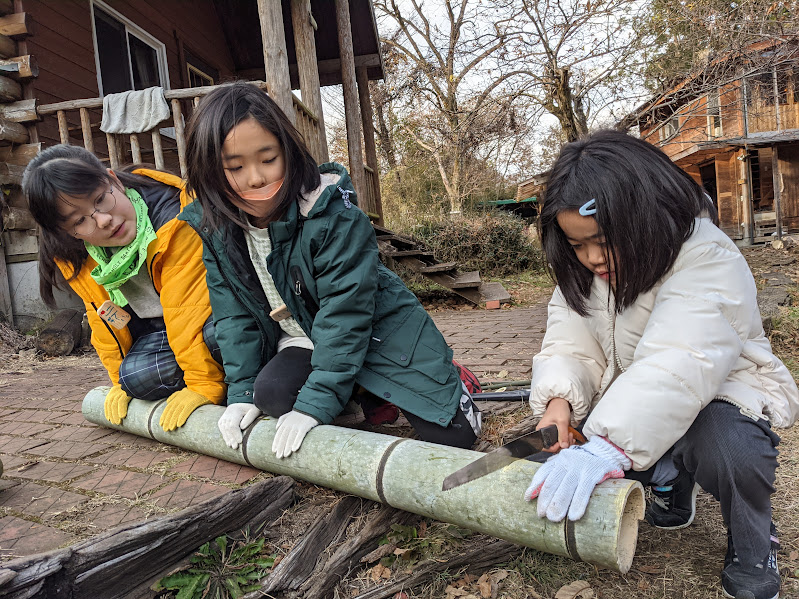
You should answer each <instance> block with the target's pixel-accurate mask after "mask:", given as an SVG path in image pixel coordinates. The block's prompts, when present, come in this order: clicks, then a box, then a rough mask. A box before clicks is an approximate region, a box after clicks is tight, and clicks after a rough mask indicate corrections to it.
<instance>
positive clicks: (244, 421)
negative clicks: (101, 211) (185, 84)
mask: <svg viewBox="0 0 799 599" xmlns="http://www.w3.org/2000/svg"><path fill="white" fill-rule="evenodd" d="M187 145H188V150H187V158H188V160H187V162H188V173H187V179H188V188H189V189H190V190H191V191H192V192H193V193H194V194H195V195H196V197H197V201H195V202H194V203H193V204H192V205H191V206H190V207H189V208H187V209H186V210H184V212H183V214H182V215H181V218H182V219H184V220H186V221H188V222H189V224H191V225H192V226H193V227H194V228H195V229H196V230H197V232H198V233H199V235H200V237H201V238H202V240H203V244H204V251H203V260H204V261H205V264H206V268H207V270H208V288H209V292H210V295H211V307H212V310H213V316H214V323H215V327H216V338H217V341H218V343H219V346H220V348H221V350H222V359H223V361H224V366H225V378H226V382H227V383H228V395H227V403H228V407H227V409H226V410H225V413H224V415H223V416H222V417H221V419H220V421H219V429H220V431H221V433H222V436H223V438H224V439H225V442H226V443H227V444H228V445H229V446H230V447H232V448H236V447H238V445H239V443H241V440H242V430H243V429H245V428H247V426H249V425H250V424H251V423H252V422H253V420H254V419H255V418H257V417H258V416H259V415H260V414H261V413H262V412H265V413H266V414H267V415H269V416H271V417H273V418H278V419H279V420H278V423H277V432H276V434H275V439H274V443H273V446H272V450H273V451H274V452H275V454H276V455H277V457H279V458H282V457H285V456H288V455H290V454H291V453H292V452H295V451H297V450H298V449H299V448H300V445H301V444H302V441H303V439H304V437H305V435H306V434H307V433H308V431H310V430H311V429H312V428H313V427H315V426H317V425H318V424H329V423H330V422H332V421H333V419H334V418H335V417H336V416H338V415H339V414H340V413H341V412H342V410H343V409H344V406H345V405H346V404H347V402H348V401H349V400H350V398H351V397H352V396H353V392H354V390H355V389H357V388H363V389H364V390H365V391H366V392H368V393H369V394H370V397H371V398H372V400H373V401H374V400H379V401H390V402H391V403H393V404H395V405H396V406H397V407H399V408H400V409H401V410H402V412H403V413H404V414H405V416H406V418H407V419H408V420H409V421H410V422H411V424H412V425H413V426H414V428H415V429H416V431H417V433H418V434H419V436H420V437H421V438H422V439H424V440H427V441H433V442H437V443H442V444H447V445H454V446H458V447H471V445H472V444H473V443H474V441H475V440H476V436H477V435H478V434H479V432H480V413H479V410H478V409H477V408H476V407H475V406H474V404H473V403H472V400H471V397H470V395H469V393H468V391H467V390H466V389H465V387H464V386H463V384H462V383H461V380H460V378H459V376H458V372H457V370H456V368H455V366H454V365H453V364H452V350H451V349H450V348H449V347H448V346H447V344H446V342H445V341H444V338H443V336H442V335H441V333H440V332H439V331H438V329H437V328H436V326H435V324H434V323H433V321H432V319H430V317H429V316H428V315H427V313H426V312H425V311H424V309H423V308H422V306H421V305H420V304H419V301H418V300H417V299H416V297H415V296H414V295H413V294H412V293H411V292H410V291H408V289H407V288H406V287H405V286H404V285H403V283H402V281H401V280H400V279H399V278H398V277H397V276H396V275H395V274H394V273H392V272H391V271H389V270H388V269H386V268H385V267H384V266H383V265H382V264H381V263H380V260H379V257H378V250H377V242H376V240H375V234H374V229H373V228H372V225H371V223H370V222H369V218H368V217H367V216H366V214H364V213H363V212H362V211H361V210H359V209H358V207H357V205H356V194H355V191H354V190H353V189H352V185H351V182H350V178H349V175H348V174H347V172H346V170H345V169H344V168H343V167H342V166H340V165H338V164H333V163H328V164H323V165H322V166H317V165H316V162H315V161H314V159H313V157H312V156H311V155H310V154H309V152H308V150H307V149H306V147H305V144H304V143H303V141H302V138H301V136H300V134H299V133H298V132H297V130H296V129H295V128H294V127H293V126H292V124H291V123H290V122H289V120H288V119H287V118H286V116H285V115H284V114H283V113H282V112H281V110H280V109H279V108H278V107H277V105H276V104H275V103H274V102H273V101H272V100H271V99H270V98H269V96H268V95H267V94H266V93H264V92H263V91H261V90H260V89H258V88H257V87H255V86H253V85H251V84H248V83H243V82H242V83H234V84H231V85H226V86H223V87H220V88H219V89H217V90H215V91H213V92H211V93H210V94H208V96H206V97H205V98H204V99H203V100H202V101H201V102H200V105H199V106H198V108H197V110H196V111H195V113H194V115H193V116H192V119H191V122H190V123H189V128H188V140H187ZM358 386H359V387H358Z"/></svg>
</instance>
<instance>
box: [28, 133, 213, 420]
mask: <svg viewBox="0 0 799 599" xmlns="http://www.w3.org/2000/svg"><path fill="white" fill-rule="evenodd" d="M22 188H23V191H24V192H25V195H26V196H27V197H28V202H29V205H30V211H31V213H32V214H33V217H34V218H35V219H36V222H37V223H38V224H39V226H40V228H41V232H40V236H39V272H40V281H39V286H40V292H41V295H42V298H43V299H44V301H45V302H46V303H47V304H49V305H51V306H52V305H53V304H54V303H55V302H54V298H53V287H54V286H58V284H59V282H60V277H59V276H58V274H59V271H60V273H61V275H63V277H64V279H66V281H67V282H68V283H69V285H70V286H71V287H72V289H73V290H74V291H75V293H77V294H78V296H80V298H81V299H82V300H83V302H84V304H85V305H86V313H87V315H88V318H89V325H90V326H91V330H92V345H94V347H95V349H96V350H97V353H98V355H99V356H100V360H101V361H102V363H103V366H105V369H106V370H107V371H108V375H109V376H110V377H111V382H112V384H113V387H112V388H111V390H110V391H109V393H108V395H107V396H106V400H105V416H106V418H107V419H108V420H109V421H110V422H112V423H114V424H119V423H121V422H122V419H123V418H124V417H125V416H126V415H127V411H128V402H129V401H130V399H131V397H137V398H139V399H147V400H158V399H163V398H166V399H167V405H166V408H165V409H164V411H163V413H162V415H161V420H160V425H161V427H162V428H163V429H164V430H174V429H176V428H177V427H179V426H182V425H183V424H184V423H185V422H186V419H187V418H188V417H189V415H190V414H191V413H192V412H193V411H194V410H195V409H196V408H198V407H199V406H201V405H204V404H210V403H214V404H221V403H222V402H223V401H224V398H225V384H224V382H223V379H224V374H223V371H222V367H221V366H220V364H221V359H220V357H219V353H218V347H217V346H216V342H215V339H214V334H213V321H212V319H211V305H210V302H209V299H208V288H207V287H206V283H205V267H204V266H203V261H202V242H201V241H200V238H199V237H198V236H197V235H196V234H195V233H194V231H193V230H192V229H191V227H189V226H188V224H186V223H184V222H182V221H179V220H178V219H177V218H176V217H177V215H178V214H179V213H180V211H181V210H182V209H183V208H184V207H185V206H186V205H187V204H188V203H189V202H190V201H191V199H190V198H189V196H188V195H187V194H186V192H185V190H184V189H183V184H182V181H181V179H179V178H178V177H175V176H174V175H170V174H167V173H163V172H160V171H153V170H148V169H137V170H135V171H133V173H127V172H120V171H112V170H111V169H106V168H104V167H103V165H102V163H101V162H100V161H99V160H98V159H97V157H96V156H95V155H94V154H92V153H91V152H89V151H87V150H85V149H83V148H79V147H75V146H64V145H58V146H54V147H52V148H48V149H47V150H45V151H44V152H42V153H41V154H39V155H38V156H37V157H36V158H34V159H33V160H32V161H31V162H30V164H28V166H27V168H26V169H25V174H24V176H23V180H22ZM214 354H216V355H214Z"/></svg>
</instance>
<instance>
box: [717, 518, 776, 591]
mask: <svg viewBox="0 0 799 599" xmlns="http://www.w3.org/2000/svg"><path fill="white" fill-rule="evenodd" d="M779 549H780V542H779V541H778V540H777V535H776V529H775V528H774V524H772V525H771V549H769V552H768V555H767V556H766V558H765V559H764V560H763V561H762V562H761V563H759V564H757V565H756V566H754V567H747V566H744V565H743V564H741V563H740V562H739V561H738V555H737V554H736V553H735V547H733V545H732V535H731V534H730V532H729V531H727V555H726V556H725V557H724V570H722V571H721V590H722V591H723V592H724V596H725V597H730V598H732V599H777V598H778V597H779V596H780V571H779V569H778V568H777V552H778V551H779Z"/></svg>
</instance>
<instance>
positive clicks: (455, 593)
mask: <svg viewBox="0 0 799 599" xmlns="http://www.w3.org/2000/svg"><path fill="white" fill-rule="evenodd" d="M444 594H445V595H446V596H447V599H452V598H453V597H463V596H464V595H468V594H469V593H468V592H467V591H464V590H463V589H459V588H457V587H454V586H452V585H449V586H447V588H446V589H444Z"/></svg>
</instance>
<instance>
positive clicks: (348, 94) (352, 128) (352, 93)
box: [335, 0, 366, 194]
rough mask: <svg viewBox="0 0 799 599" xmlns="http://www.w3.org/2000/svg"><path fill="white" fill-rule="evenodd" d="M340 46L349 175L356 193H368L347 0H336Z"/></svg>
mask: <svg viewBox="0 0 799 599" xmlns="http://www.w3.org/2000/svg"><path fill="white" fill-rule="evenodd" d="M335 4H336V29H337V30H338V48H339V54H340V55H341V80H342V81H341V88H342V91H343V92H344V115H345V120H346V123H347V149H348V153H349V159H350V177H351V178H352V185H353V187H355V192H356V193H357V194H362V193H365V189H366V175H365V173H364V172H363V152H362V151H361V123H360V121H361V115H360V110H358V90H357V89H356V85H355V54H354V52H353V49H352V27H351V24H350V5H349V2H348V0H335Z"/></svg>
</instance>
